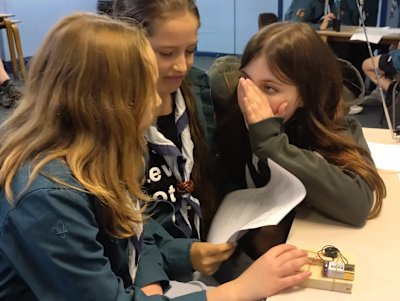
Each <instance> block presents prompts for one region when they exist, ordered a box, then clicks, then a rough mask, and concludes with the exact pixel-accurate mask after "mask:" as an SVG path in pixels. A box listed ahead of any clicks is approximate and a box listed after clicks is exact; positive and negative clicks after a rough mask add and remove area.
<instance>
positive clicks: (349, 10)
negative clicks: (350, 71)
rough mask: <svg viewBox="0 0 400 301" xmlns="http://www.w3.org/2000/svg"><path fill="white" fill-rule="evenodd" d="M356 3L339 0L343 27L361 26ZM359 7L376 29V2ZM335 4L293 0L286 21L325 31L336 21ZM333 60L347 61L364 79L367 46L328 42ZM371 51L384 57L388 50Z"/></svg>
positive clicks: (381, 47)
mask: <svg viewBox="0 0 400 301" xmlns="http://www.w3.org/2000/svg"><path fill="white" fill-rule="evenodd" d="M357 1H359V0H341V1H339V2H340V23H341V24H342V25H352V26H359V25H361V19H360V13H359V7H358V5H357ZM360 2H362V3H360V4H361V6H362V10H363V16H362V17H363V18H364V23H365V25H366V26H376V22H377V15H378V4H379V3H378V2H379V1H376V0H365V1H360ZM337 3H338V0H336V1H335V0H300V1H298V0H295V1H292V3H291V4H290V6H289V8H288V10H287V12H286V14H285V21H291V22H306V23H308V24H310V25H311V26H312V27H313V28H314V29H317V30H325V29H327V28H330V27H332V20H334V19H338V17H339V16H338V15H339V12H338V9H337V6H338V4H337ZM328 44H329V45H330V46H331V47H332V49H333V51H334V52H335V54H336V56H337V57H339V58H341V59H344V60H346V61H349V62H350V63H351V64H352V65H354V66H355V68H356V69H357V70H358V71H359V72H360V74H361V75H363V72H362V62H363V61H364V60H365V59H366V58H368V57H369V52H368V48H367V45H366V44H365V43H356V44H355V43H343V42H334V41H329V40H328ZM374 49H378V50H379V51H380V52H383V53H386V52H387V46H385V45H377V46H375V47H374ZM362 110H363V107H362V106H360V105H353V106H351V107H350V111H349V114H358V113H360V112H361V111H362Z"/></svg>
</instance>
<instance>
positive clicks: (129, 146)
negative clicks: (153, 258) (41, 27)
mask: <svg viewBox="0 0 400 301" xmlns="http://www.w3.org/2000/svg"><path fill="white" fill-rule="evenodd" d="M151 52H152V50H151V46H150V44H149V42H148V41H147V39H146V36H145V34H144V32H142V30H140V29H138V28H135V27H133V26H130V25H126V24H124V23H122V22H119V21H114V20H112V19H110V18H108V17H104V16H96V15H94V14H74V15H71V16H69V17H66V18H64V19H62V20H61V21H60V22H59V23H58V24H56V25H55V26H54V27H53V28H52V30H51V31H50V32H49V34H48V35H47V37H46V39H45V41H44V42H43V44H42V46H41V47H40V49H39V50H38V51H37V53H36V54H35V56H34V58H33V60H32V61H31V65H30V68H29V74H28V78H27V81H26V89H25V96H24V98H23V100H22V101H21V103H20V104H19V106H18V107H17V108H16V110H15V112H14V113H13V114H12V116H11V117H10V118H9V119H8V120H7V121H6V122H5V123H4V124H3V125H2V126H1V128H0V140H1V145H0V166H1V169H0V187H1V188H2V189H4V191H5V194H6V196H7V199H8V200H9V201H10V202H12V201H13V198H14V195H13V192H12V190H11V182H12V179H13V177H14V175H15V173H16V172H17V170H18V168H19V167H20V166H21V165H22V164H24V163H25V162H27V163H32V164H33V165H34V166H35V167H34V169H33V171H32V173H31V175H30V180H29V182H28V184H27V186H29V184H30V183H31V181H32V180H33V179H34V177H35V176H36V175H37V173H38V172H40V169H41V168H42V167H43V166H44V165H45V164H46V163H48V162H49V161H51V160H55V159H60V160H61V161H63V162H65V163H66V164H67V165H68V167H69V168H70V169H71V171H72V174H73V176H74V177H75V178H76V179H77V181H78V182H79V183H80V184H81V185H82V186H83V187H84V189H85V191H87V192H88V193H91V194H93V195H94V196H96V197H97V198H98V199H99V200H100V201H101V202H102V203H103V206H100V207H102V208H103V209H102V211H103V212H102V217H103V218H104V223H103V224H104V227H105V230H106V231H107V232H108V233H109V234H111V235H113V236H117V237H128V236H132V235H133V234H135V229H134V228H135V226H136V225H137V223H140V222H141V221H142V210H140V209H135V208H134V206H133V203H132V201H135V200H136V199H142V200H147V198H146V196H145V195H144V194H143V193H142V189H141V182H142V178H143V171H144V159H143V154H144V153H145V149H146V143H145V139H144V131H145V129H146V128H147V127H148V126H149V124H150V123H151V122H152V120H151V118H150V117H149V116H152V114H153V113H152V112H153V111H155V107H156V103H157V97H158V96H157V94H156V89H157V74H158V73H157V70H156V66H155V59H154V58H153V59H152V57H150V55H151ZM153 55H154V54H153ZM75 188H76V189H79V188H78V187H75Z"/></svg>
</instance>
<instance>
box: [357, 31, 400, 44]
mask: <svg viewBox="0 0 400 301" xmlns="http://www.w3.org/2000/svg"><path fill="white" fill-rule="evenodd" d="M366 31H367V36H368V40H369V41H370V42H371V43H374V44H378V43H379V41H380V40H381V39H382V37H383V36H387V35H390V34H399V33H400V29H399V28H389V27H366ZM350 40H358V41H366V40H367V39H366V37H365V33H364V29H363V28H362V27H360V28H359V29H357V30H356V31H354V34H353V35H352V36H351V38H350Z"/></svg>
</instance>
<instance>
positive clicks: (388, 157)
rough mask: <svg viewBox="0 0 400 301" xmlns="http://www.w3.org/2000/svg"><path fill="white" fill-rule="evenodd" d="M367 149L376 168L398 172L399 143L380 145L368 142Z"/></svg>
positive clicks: (399, 162) (399, 158)
mask: <svg viewBox="0 0 400 301" xmlns="http://www.w3.org/2000/svg"><path fill="white" fill-rule="evenodd" d="M368 147H369V149H370V151H371V155H372V159H374V162H375V165H376V167H377V168H379V169H383V170H394V171H398V172H400V143H398V144H382V143H375V142H368Z"/></svg>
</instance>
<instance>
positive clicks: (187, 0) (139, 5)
mask: <svg viewBox="0 0 400 301" xmlns="http://www.w3.org/2000/svg"><path fill="white" fill-rule="evenodd" d="M113 14H114V16H116V17H122V18H129V19H132V20H133V21H135V22H137V23H139V24H141V25H142V26H143V27H144V28H145V30H146V31H147V33H148V35H149V36H150V37H151V36H152V34H153V33H154V27H153V24H154V22H155V20H157V19H161V20H165V19H170V18H174V17H176V16H182V15H185V14H190V15H193V16H194V17H195V18H196V19H197V20H198V23H199V26H200V16H199V11H198V9H197V6H196V2H195V1H194V0H157V1H148V0H114V11H113ZM180 88H181V91H182V94H183V96H184V99H185V102H186V109H187V112H188V116H189V127H190V133H191V137H192V140H193V143H194V154H193V155H194V166H193V170H192V174H191V178H192V180H193V182H194V183H195V191H194V193H193V195H195V196H196V197H198V198H199V200H200V202H201V207H202V213H203V217H204V225H205V229H206V228H207V226H208V223H209V221H210V219H211V217H212V215H213V212H214V209H215V208H214V193H213V188H212V185H211V184H210V182H209V181H208V180H207V178H208V176H207V175H206V174H207V173H209V166H208V162H207V160H206V158H205V156H204V154H206V153H207V145H206V142H205V141H204V137H205V136H204V133H203V129H202V127H201V125H200V122H199V120H198V116H197V111H196V105H195V100H194V97H193V94H192V92H191V90H190V87H189V83H188V79H185V80H184V81H183V82H182V85H181V87H180ZM196 188H197V189H196Z"/></svg>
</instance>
